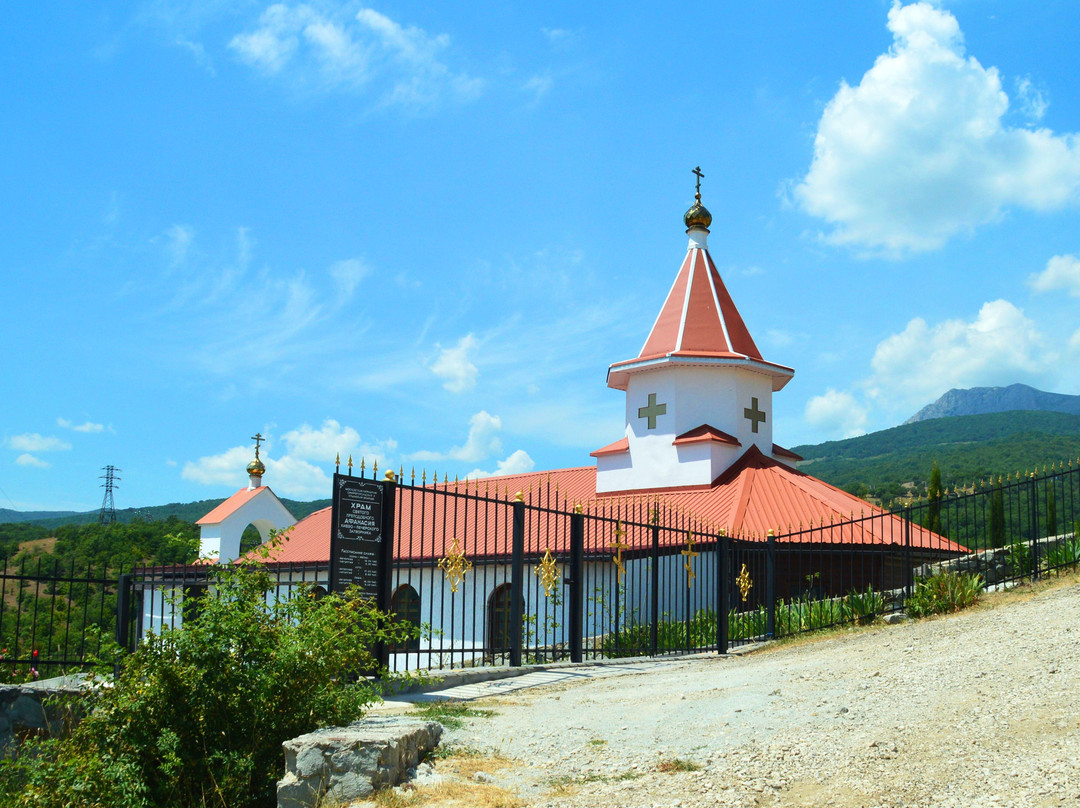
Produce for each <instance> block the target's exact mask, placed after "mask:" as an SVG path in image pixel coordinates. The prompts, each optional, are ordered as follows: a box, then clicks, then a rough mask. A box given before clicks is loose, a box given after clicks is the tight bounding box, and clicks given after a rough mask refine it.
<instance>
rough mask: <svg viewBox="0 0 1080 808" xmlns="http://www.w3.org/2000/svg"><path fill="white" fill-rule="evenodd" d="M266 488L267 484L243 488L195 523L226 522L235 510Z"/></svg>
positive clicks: (211, 523) (213, 523)
mask: <svg viewBox="0 0 1080 808" xmlns="http://www.w3.org/2000/svg"><path fill="white" fill-rule="evenodd" d="M265 488H266V486H265V485H260V486H259V487H258V488H241V489H240V490H239V491H237V492H236V493H235V494H233V495H232V496H231V497H229V498H228V499H227V500H225V501H224V502H222V503H221V504H220V505H218V506H217V507H216V508H214V510H212V511H210V513H208V514H206V516H204V517H203V518H202V519H200V520H199V521H198V522H196V523H195V524H197V525H216V524H217V523H218V522H224V521H225V520H226V519H228V518H229V517H230V516H231V515H232V514H233V513H234V512H235V511H237V510H238V509H239V508H240V507H242V506H243V505H244V503H246V502H249V501H250V500H251V498H252V497H254V496H255V495H256V494H258V493H259V492H260V491H262V490H264V489H265Z"/></svg>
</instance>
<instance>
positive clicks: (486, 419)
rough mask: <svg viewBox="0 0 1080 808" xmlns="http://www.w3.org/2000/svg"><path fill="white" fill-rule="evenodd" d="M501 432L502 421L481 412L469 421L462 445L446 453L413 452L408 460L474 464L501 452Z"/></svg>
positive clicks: (485, 412) (495, 416)
mask: <svg viewBox="0 0 1080 808" xmlns="http://www.w3.org/2000/svg"><path fill="white" fill-rule="evenodd" d="M501 430H502V419H500V418H499V416H497V415H491V414H490V413H488V412H487V411H486V410H481V411H480V412H478V413H476V414H474V415H473V416H472V418H470V419H469V436H468V437H467V438H466V439H465V443H464V444H462V445H461V446H455V447H454V448H453V449H451V450H450V451H448V452H431V451H422V452H415V453H413V454H412V455H411V456H410V459H412V460H463V461H465V462H469V463H475V462H476V461H478V460H483V459H485V458H488V457H491V455H493V454H495V453H496V452H499V451H501V450H502V441H501V440H500V439H499V432H500V431H501Z"/></svg>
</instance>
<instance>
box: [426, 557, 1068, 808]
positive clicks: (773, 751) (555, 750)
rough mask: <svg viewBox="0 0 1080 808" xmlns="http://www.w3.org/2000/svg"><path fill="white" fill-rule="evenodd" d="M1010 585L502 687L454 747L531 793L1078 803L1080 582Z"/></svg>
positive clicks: (584, 800)
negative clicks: (836, 623)
mask: <svg viewBox="0 0 1080 808" xmlns="http://www.w3.org/2000/svg"><path fill="white" fill-rule="evenodd" d="M1003 597H1004V601H1001V602H999V603H997V604H996V605H993V606H992V607H986V606H982V607H979V608H976V609H973V610H971V611H968V612H965V613H962V614H958V615H953V616H950V617H945V618H937V619H933V620H925V621H920V622H910V623H904V624H900V625H896V626H882V627H878V628H870V629H862V630H855V631H848V632H840V633H839V634H836V635H833V636H830V637H827V638H824V639H820V640H817V641H812V642H807V643H800V644H795V645H788V646H784V647H779V648H774V649H770V650H766V651H764V652H759V653H755V654H751V655H748V656H744V657H726V658H718V657H715V658H708V659H695V660H686V661H682V662H673V663H671V664H670V665H665V666H663V667H662V669H660V670H657V671H655V672H650V673H643V674H638V675H627V676H618V677H611V678H601V679H595V680H591V681H586V682H583V683H580V684H572V685H561V686H555V687H547V688H539V689H536V690H531V691H522V692H518V693H514V694H512V695H509V696H506V697H501V698H495V699H490V700H488V701H487V702H486V703H485V704H483V705H481V706H484V707H488V708H491V709H493V710H494V711H495V715H493V716H491V717H486V718H471V719H467V720H466V725H465V726H464V727H462V728H461V729H458V730H452V731H450V732H448V733H447V735H446V736H444V746H450V747H452V748H458V749H464V750H470V751H471V754H472V755H473V756H475V755H476V753H477V752H480V753H482V755H481V756H480V758H479V760H482V759H483V757H485V756H497V757H498V758H501V759H502V762H501V763H498V762H496V763H493V764H492V765H490V766H488V767H486V772H488V773H484V772H485V767H484V766H483V765H480V764H479V763H478V764H477V765H475V766H473V767H472V769H471V770H470V775H469V776H472V775H471V772H473V771H477V770H479V771H481V774H479V775H475V777H477V778H478V779H480V780H482V781H485V782H486V783H487V785H488V786H490V788H488V790H489V791H490V792H491V794H489V795H488V797H492V795H493V794H496V793H501V794H507V795H515V796H516V797H517V798H518V801H517V803H516V804H519V805H520V804H524V805H529V806H552V807H554V806H575V807H576V806H590V808H595V807H596V806H600V807H610V806H635V807H636V806H678V807H679V808H692V807H693V806H714V805H724V806H757V805H764V806H838V808H847V806H852V807H853V808H854V807H856V806H857V807H858V808H870V806H877V807H880V808H900V806H904V807H905V808H915V807H916V806H918V807H919V808H960V807H961V806H962V807H963V808H967V807H968V806H971V807H972V808H974V806H980V808H982V807H984V806H1002V807H1004V806H1015V807H1016V808H1024V807H1026V806H1070V807H1071V806H1080V584H1078V583H1077V582H1076V579H1075V578H1073V579H1071V580H1070V581H1069V582H1066V583H1064V584H1061V583H1059V584H1058V585H1057V586H1054V587H1052V588H1050V589H1048V590H1046V591H1042V592H1040V593H1038V594H1036V595H1034V596H1030V597H1027V596H1017V594H1016V593H1011V594H1008V595H1005V596H1003ZM448 764H449V762H447V764H445V767H444V773H446V772H447V771H448ZM440 765H443V764H439V763H437V764H436V769H438V768H439V767H440ZM459 768H460V767H459ZM421 791H422V789H421ZM416 796H419V794H418V795H416ZM434 797H435V795H434V794H432V795H430V797H429V799H428V800H427V801H426V804H428V805H434V804H438V801H437V799H436V801H434V802H433V801H431V798H434ZM458 798H459V799H460V798H461V796H460V793H459V797H458ZM485 801H486V802H488V803H489V804H492V805H496V804H498V803H499V798H495V799H494V801H492V800H489V799H488V798H487V797H485ZM514 803H515V801H514V800H509V799H508V800H507V802H506V803H505V804H514Z"/></svg>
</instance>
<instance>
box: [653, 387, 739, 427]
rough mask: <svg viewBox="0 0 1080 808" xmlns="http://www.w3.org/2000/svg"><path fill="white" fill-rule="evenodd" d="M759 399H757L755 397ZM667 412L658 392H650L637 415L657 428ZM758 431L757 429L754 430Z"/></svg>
mask: <svg viewBox="0 0 1080 808" xmlns="http://www.w3.org/2000/svg"><path fill="white" fill-rule="evenodd" d="M754 401H757V399H754ZM666 413H667V404H657V403H656V393H649V404H648V406H646V407H638V411H637V417H638V418H648V419H649V429H656V419H657V417H658V416H661V415H665V414H666ZM754 431H755V432H756V431H757V430H756V429H755V430H754Z"/></svg>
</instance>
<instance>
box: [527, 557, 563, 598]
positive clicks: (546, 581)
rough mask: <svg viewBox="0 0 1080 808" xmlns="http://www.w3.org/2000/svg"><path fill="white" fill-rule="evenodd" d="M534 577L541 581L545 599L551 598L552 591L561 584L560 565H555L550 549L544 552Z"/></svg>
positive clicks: (534, 571)
mask: <svg viewBox="0 0 1080 808" xmlns="http://www.w3.org/2000/svg"><path fill="white" fill-rule="evenodd" d="M533 575H535V576H536V577H537V578H539V579H540V585H541V586H542V587H544V597H545V598H549V597H551V590H552V589H554V588H555V584H557V583H558V582H559V565H558V564H556V563H555V557H554V556H553V555H552V554H551V550H550V549H548V550H544V557H543V558H542V559H541V560H540V563H539V564H538V565H537V567H536V569H535V570H533Z"/></svg>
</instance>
